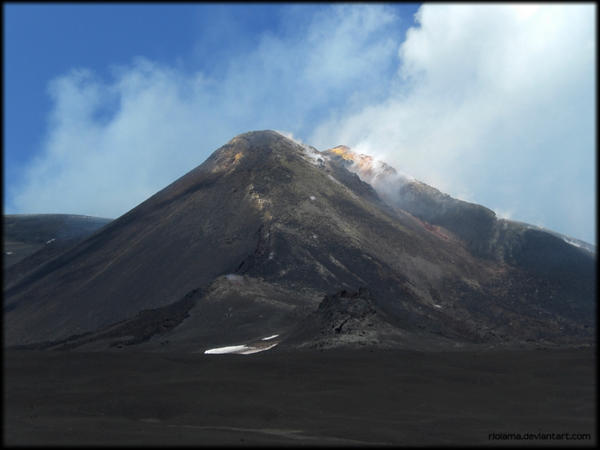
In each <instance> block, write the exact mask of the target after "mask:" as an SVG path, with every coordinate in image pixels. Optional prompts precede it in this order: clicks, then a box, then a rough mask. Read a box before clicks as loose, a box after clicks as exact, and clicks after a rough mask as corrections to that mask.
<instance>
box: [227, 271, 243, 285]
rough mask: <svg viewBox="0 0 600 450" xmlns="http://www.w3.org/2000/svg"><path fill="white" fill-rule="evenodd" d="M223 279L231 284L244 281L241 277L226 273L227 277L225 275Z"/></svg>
mask: <svg viewBox="0 0 600 450" xmlns="http://www.w3.org/2000/svg"><path fill="white" fill-rule="evenodd" d="M225 278H226V279H227V280H229V281H231V282H232V283H241V282H242V281H244V277H243V276H241V275H236V274H234V273H228V274H227V275H225Z"/></svg>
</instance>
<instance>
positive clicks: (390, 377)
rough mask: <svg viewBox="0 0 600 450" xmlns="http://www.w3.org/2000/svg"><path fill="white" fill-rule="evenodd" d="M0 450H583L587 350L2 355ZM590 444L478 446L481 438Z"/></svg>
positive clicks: (591, 395) (588, 408) (591, 370)
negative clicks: (558, 449) (520, 449)
mask: <svg viewBox="0 0 600 450" xmlns="http://www.w3.org/2000/svg"><path fill="white" fill-rule="evenodd" d="M4 374H5V384H4V396H5V404H4V439H5V442H4V443H5V444H6V445H15V444H17V445H35V444H38V445H40V444H44V445H61V444H68V445H78V444H83V445H111V444H112V445H114V444H121V445H148V444H150V445H166V444H171V445H214V444H223V445H281V444H284V445H318V444H324V445H375V444H391V445H436V444H441V445H445V444H447V445H456V444H472V445H490V444H492V445H495V444H498V445H515V446H516V445H523V444H538V445H544V446H545V445H560V446H564V445H569V446H571V445H586V446H590V445H594V444H595V443H596V434H595V420H596V418H595V390H596V385H595V356H594V350H593V349H589V348H588V349H555V350H530V351H517V350H513V351H508V350H503V351H492V352H490V351H487V352H467V351H463V352H444V353H442V352H431V353H420V352H409V351H399V350H374V351H368V350H359V351H349V350H339V349H338V350H329V351H324V352H318V351H310V352H308V351H295V352H286V351H281V350H278V349H274V350H272V351H268V352H265V353H259V354H256V355H252V356H241V355H203V354H201V353H187V354H184V353H181V354H164V353H163V354H157V353H141V352H140V353H129V352H128V353H117V352H114V353H109V352H99V353H92V352H38V351H25V350H7V351H6V352H5V372H4ZM537 432H542V433H589V434H590V435H591V440H569V441H566V440H553V441H551V440H540V441H537V442H536V441H531V440H529V441H518V440H495V441H494V440H491V441H490V440H489V438H488V436H489V434H490V433H537Z"/></svg>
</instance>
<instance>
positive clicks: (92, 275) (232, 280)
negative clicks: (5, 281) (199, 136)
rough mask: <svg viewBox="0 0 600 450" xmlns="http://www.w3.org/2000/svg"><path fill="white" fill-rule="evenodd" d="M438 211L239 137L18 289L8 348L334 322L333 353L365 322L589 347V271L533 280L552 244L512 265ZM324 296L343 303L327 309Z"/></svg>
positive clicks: (180, 338)
mask: <svg viewBox="0 0 600 450" xmlns="http://www.w3.org/2000/svg"><path fill="white" fill-rule="evenodd" d="M440 201H441V202H442V204H446V205H448V204H449V203H448V200H447V199H444V198H442V200H440ZM476 206H477V205H476ZM473 211H474V212H473ZM481 211H483V212H482V213H481ZM479 215H481V218H479ZM444 217H446V218H448V217H454V219H453V220H451V221H450V222H451V223H450V225H449V224H447V223H446V224H445V227H448V228H445V227H444V226H442V225H439V224H436V223H430V222H427V221H426V219H424V218H419V217H416V214H414V215H413V214H412V213H411V212H410V211H407V210H404V209H402V208H398V206H397V205H393V204H390V202H389V201H388V198H387V197H385V196H383V195H381V194H380V192H378V191H377V190H375V189H374V188H373V187H372V186H371V185H369V184H368V183H366V182H365V181H363V180H361V178H360V177H359V176H357V175H356V174H354V173H352V172H351V171H349V170H348V167H347V165H346V164H345V163H342V162H341V161H339V160H336V159H335V158H330V157H327V154H326V153H320V152H318V151H316V150H315V149H314V148H310V147H306V146H302V145H299V144H297V143H295V142H293V141H291V140H289V139H287V138H285V137H283V136H282V135H280V134H279V133H276V132H273V131H259V132H250V133H244V134H242V135H239V136H237V137H235V138H234V139H232V140H231V141H230V142H229V143H227V144H226V145H224V146H223V147H221V148H220V149H218V150H216V151H215V152H214V153H213V154H212V155H211V156H210V157H209V158H208V159H207V160H206V161H205V162H204V163H203V164H201V165H200V166H198V167H197V168H195V169H193V170H192V171H191V172H189V173H188V174H186V175H185V176H183V177H181V178H180V179H178V180H177V181H175V182H174V183H172V184H171V185H169V186H167V187H166V188H165V189H163V190H161V191H160V192H158V193H157V194H155V195H153V196H152V197H150V198H149V199H148V200H146V201H145V202H143V203H141V204H140V205H138V206H137V207H136V208H134V209H132V210H131V211H129V212H128V213H127V214H125V215H123V216H122V217H120V218H118V219H116V220H114V221H113V222H111V223H110V224H108V225H107V226H105V227H104V228H103V229H102V230H100V231H99V232H97V233H95V234H94V235H92V236H91V237H89V238H87V239H86V240H85V241H83V242H81V243H79V244H78V245H76V246H74V247H72V248H70V249H67V250H66V251H65V252H63V253H61V254H60V255H58V256H57V257H55V258H53V259H52V260H50V261H48V262H47V263H45V264H43V265H42V266H40V267H38V268H37V269H36V270H34V271H32V272H30V273H28V274H27V275H25V276H24V277H23V278H22V279H20V280H19V281H18V282H17V283H15V284H13V285H11V286H10V287H9V288H8V289H7V290H6V291H5V303H4V313H5V343H6V344H7V345H29V346H31V345H33V346H36V345H37V346H40V345H43V346H47V347H53V348H57V346H60V345H64V344H68V345H69V346H70V348H90V349H91V348H94V349H101V348H106V347H110V346H111V345H117V344H115V342H117V343H120V345H122V347H123V348H133V347H135V348H141V349H148V350H157V349H160V350H172V349H180V350H181V349H183V350H185V351H203V350H206V349H207V348H211V347H219V346H229V345H238V344H241V343H244V342H246V341H251V340H256V339H261V337H263V336H268V335H275V334H278V335H281V336H282V340H283V341H282V345H284V344H285V342H288V344H287V345H292V344H291V343H292V342H293V339H291V337H290V336H296V337H297V336H305V337H306V341H305V343H306V344H307V345H312V343H315V342H321V341H322V339H321V338H319V337H318V336H321V331H319V330H325V329H330V328H328V327H330V326H332V328H331V329H333V330H334V334H333V335H332V336H325V341H322V342H324V346H325V347H327V346H337V345H340V344H342V345H346V344H348V343H350V342H355V341H356V342H360V341H361V339H362V337H361V334H360V333H361V332H363V333H365V332H366V331H365V330H368V329H369V326H368V323H371V322H369V321H371V320H372V321H374V322H372V323H374V324H375V325H374V329H375V332H374V334H372V336H374V337H373V339H372V341H374V342H376V343H377V345H381V346H386V345H390V346H394V345H403V346H415V345H420V344H419V343H421V344H422V346H425V347H426V346H432V345H450V346H454V345H462V343H473V344H479V343H506V342H513V343H514V342H516V343H518V342H526V341H527V340H530V341H536V342H551V343H552V342H553V343H561V342H574V341H586V340H590V339H593V335H594V327H595V322H594V320H593V314H592V313H593V311H594V310H595V299H594V295H595V290H594V287H592V286H591V285H590V280H589V279H588V278H587V277H588V275H587V272H585V271H586V270H587V268H588V262H583V263H582V265H580V266H577V265H576V267H577V268H576V269H574V272H576V273H573V274H571V275H569V277H567V278H562V277H561V275H560V273H559V274H558V275H557V270H559V271H560V266H556V267H554V266H552V268H551V270H550V271H549V272H548V271H546V272H544V270H542V269H543V267H541V268H540V270H537V271H536V270H530V269H531V267H532V266H531V263H530V262H531V260H532V259H535V258H534V257H533V258H532V257H529V256H527V255H529V253H528V252H530V250H531V251H532V252H533V255H534V256H535V254H536V252H543V251H544V249H545V247H544V245H545V244H543V243H541V244H540V245H541V247H540V246H536V245H534V246H533V247H528V245H529V244H527V242H533V241H532V240H531V239H526V243H525V244H526V245H525V246H524V247H523V249H524V250H523V251H522V252H521V253H518V252H513V253H512V256H511V257H512V258H516V259H515V261H525V262H524V263H523V264H519V263H518V262H515V263H514V264H513V263H510V264H508V263H507V262H506V261H505V260H504V259H502V260H501V259H498V258H495V257H489V256H488V255H487V254H485V253H482V252H480V251H475V250H474V249H477V248H479V247H481V246H483V247H484V246H485V245H487V243H489V242H492V241H493V240H494V239H500V240H502V239H505V238H504V237H502V236H500V235H499V234H498V233H496V229H495V228H493V227H494V225H493V224H494V222H493V221H492V231H489V230H488V229H487V227H488V219H489V217H488V214H487V213H486V209H485V208H483V207H476V208H474V209H472V208H471V207H467V208H466V209H465V210H464V211H463V210H461V209H460V207H459V208H458V209H456V208H454V209H453V208H449V209H448V210H447V211H446V213H445V216H444ZM430 219H431V220H432V221H433V222H436V221H435V220H434V219H432V218H430ZM480 219H481V220H480ZM493 220H495V218H493ZM438 222H439V221H438ZM439 223H443V222H439ZM459 223H460V224H461V225H460V227H462V229H464V231H463V232H462V234H461V233H459V232H458V231H456V230H455V232H453V231H451V228H452V226H451V225H452V224H459ZM473 223H474V224H475V225H473V227H472V229H471V228H470V227H471V225H470V224H473ZM469 233H471V234H472V238H467V237H466V236H469ZM494 233H495V234H494ZM507 236H508V235H507ZM511 236H512V235H511ZM469 239H471V240H469ZM506 239H508V238H506ZM511 239H512V238H511ZM516 240H518V239H516ZM511 242H512V240H511ZM484 244H485V245H484ZM511 245H512V244H511ZM552 245H554V244H552ZM483 247H482V248H483ZM511 248H516V245H514V246H512V247H511ZM528 249H529V250H528ZM519 255H521V256H519ZM523 255H524V256H523ZM558 256H560V253H559V255H558ZM519 258H521V259H519ZM574 258H575V260H577V261H580V260H579V259H578V258H579V257H578V256H577V255H575V256H574ZM559 259H560V258H559ZM594 263H595V261H594ZM557 267H558V269H557ZM581 268H583V272H582V271H581V270H580V269H581ZM582 273H583V275H582ZM557 276H558V279H553V280H551V279H550V277H554V278H556V277H557ZM577 277H579V278H577ZM569 280H571V281H569ZM573 280H579V281H581V282H582V283H583V286H582V287H581V288H580V289H579V290H577V289H574V288H573V282H574V281H573ZM360 287H363V288H365V289H367V290H363V291H359V293H358V294H357V295H356V296H355V297H353V295H354V294H352V295H348V294H342V293H341V292H343V291H344V290H345V291H347V292H354V291H357V289H358V288H360ZM328 292H338V293H340V294H339V295H337V296H333V297H328V299H326V301H325V302H323V303H321V306H319V303H320V302H321V300H322V299H323V297H324V295H325V294H326V293H328ZM367 292H368V294H367ZM190 293H195V294H193V295H192V294H190ZM350 301H351V302H350ZM315 311H316V312H315ZM373 311H375V313H373ZM311 314H316V316H314V315H312V316H311ZM309 317H313V318H316V319H315V323H316V324H317V328H316V331H315V329H313V328H311V326H309V325H308V324H307V322H306V321H305V320H308V321H309V322H310V320H311V319H308V318H309ZM344 317H346V318H348V321H347V322H344V324H343V325H342V326H341V328H340V323H341V322H340V320H341V321H342V322H343V321H344V320H345V319H344ZM298 324H301V325H298ZM298 326H300V328H298ZM338 328H339V330H340V332H339V333H338V332H335V330H336V329H338ZM302 330H304V331H302ZM311 330H312V331H311ZM309 331H310V332H309ZM304 332H306V333H307V334H302V333H304ZM128 333H129V334H128ZM315 333H316V334H315ZM127 335H129V337H127ZM286 336H287V337H290V338H289V339H290V340H289V341H286V339H287V338H286ZM356 336H358V337H359V338H356ZM369 336H371V335H369ZM355 338H356V339H355ZM320 340H321V341H320ZM60 343H62V344H60ZM294 345H297V346H302V345H304V344H303V342H300V341H298V340H297V341H296V344H294ZM111 348H112V347H111Z"/></svg>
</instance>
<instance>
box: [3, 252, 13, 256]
mask: <svg viewBox="0 0 600 450" xmlns="http://www.w3.org/2000/svg"><path fill="white" fill-rule="evenodd" d="M4 253H5V254H6V255H12V254H13V252H4Z"/></svg>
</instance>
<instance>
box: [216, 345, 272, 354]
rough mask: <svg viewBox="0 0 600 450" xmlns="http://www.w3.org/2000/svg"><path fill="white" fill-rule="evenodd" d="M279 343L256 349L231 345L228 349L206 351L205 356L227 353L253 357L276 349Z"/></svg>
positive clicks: (219, 348)
mask: <svg viewBox="0 0 600 450" xmlns="http://www.w3.org/2000/svg"><path fill="white" fill-rule="evenodd" d="M277 344H278V342H276V343H274V344H271V345H269V346H266V347H254V346H248V345H230V346H228V347H217V348H211V349H208V350H205V351H204V354H205V355H222V354H225V353H234V354H236V355H251V354H253V353H258V352H264V351H265V350H269V349H271V348H273V347H275V346H276V345H277Z"/></svg>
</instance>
